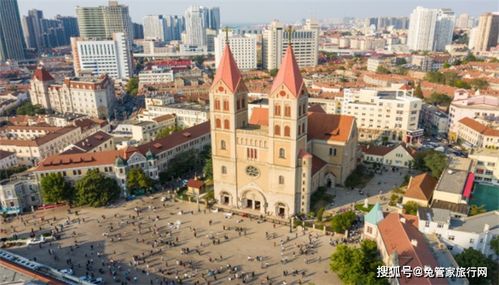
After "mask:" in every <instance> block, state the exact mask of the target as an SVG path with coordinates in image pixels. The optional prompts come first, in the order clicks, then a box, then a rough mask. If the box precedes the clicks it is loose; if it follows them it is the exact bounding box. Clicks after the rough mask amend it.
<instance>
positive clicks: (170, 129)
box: [156, 125, 182, 139]
mask: <svg viewBox="0 0 499 285" xmlns="http://www.w3.org/2000/svg"><path fill="white" fill-rule="evenodd" d="M181 130H182V128H181V127H178V126H177V125H175V126H171V127H166V128H162V129H161V130H159V132H158V133H157V134H156V139H160V138H165V137H167V136H169V135H170V134H171V133H173V132H178V131H181Z"/></svg>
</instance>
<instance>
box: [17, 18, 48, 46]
mask: <svg viewBox="0 0 499 285" xmlns="http://www.w3.org/2000/svg"><path fill="white" fill-rule="evenodd" d="M42 19H43V11H40V10H36V9H32V10H29V11H28V16H24V17H23V22H22V26H23V32H24V40H25V43H26V46H27V47H28V48H34V49H41V48H43V47H44V45H43V28H42Z"/></svg>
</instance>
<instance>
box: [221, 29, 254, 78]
mask: <svg viewBox="0 0 499 285" xmlns="http://www.w3.org/2000/svg"><path fill="white" fill-rule="evenodd" d="M225 37H226V35H225V33H224V32H220V33H218V36H217V37H216V38H215V64H216V67H217V68H218V64H219V63H220V61H221V59H222V55H223V50H224V46H225V43H226V39H225ZM228 38H229V46H230V50H231V51H232V55H233V56H234V60H235V61H236V64H237V66H238V67H239V69H242V70H245V69H246V70H247V69H256V68H257V56H256V37H255V36H253V35H239V34H235V33H233V32H232V31H229V32H228Z"/></svg>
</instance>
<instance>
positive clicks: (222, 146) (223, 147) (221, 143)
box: [220, 140, 227, 149]
mask: <svg viewBox="0 0 499 285" xmlns="http://www.w3.org/2000/svg"><path fill="white" fill-rule="evenodd" d="M220 148H221V149H226V148H227V146H226V145H225V141H224V140H221V141H220Z"/></svg>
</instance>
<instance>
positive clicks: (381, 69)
mask: <svg viewBox="0 0 499 285" xmlns="http://www.w3.org/2000/svg"><path fill="white" fill-rule="evenodd" d="M376 73H381V74H390V73H391V71H390V70H389V69H388V68H386V67H384V66H383V65H378V68H376Z"/></svg>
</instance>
